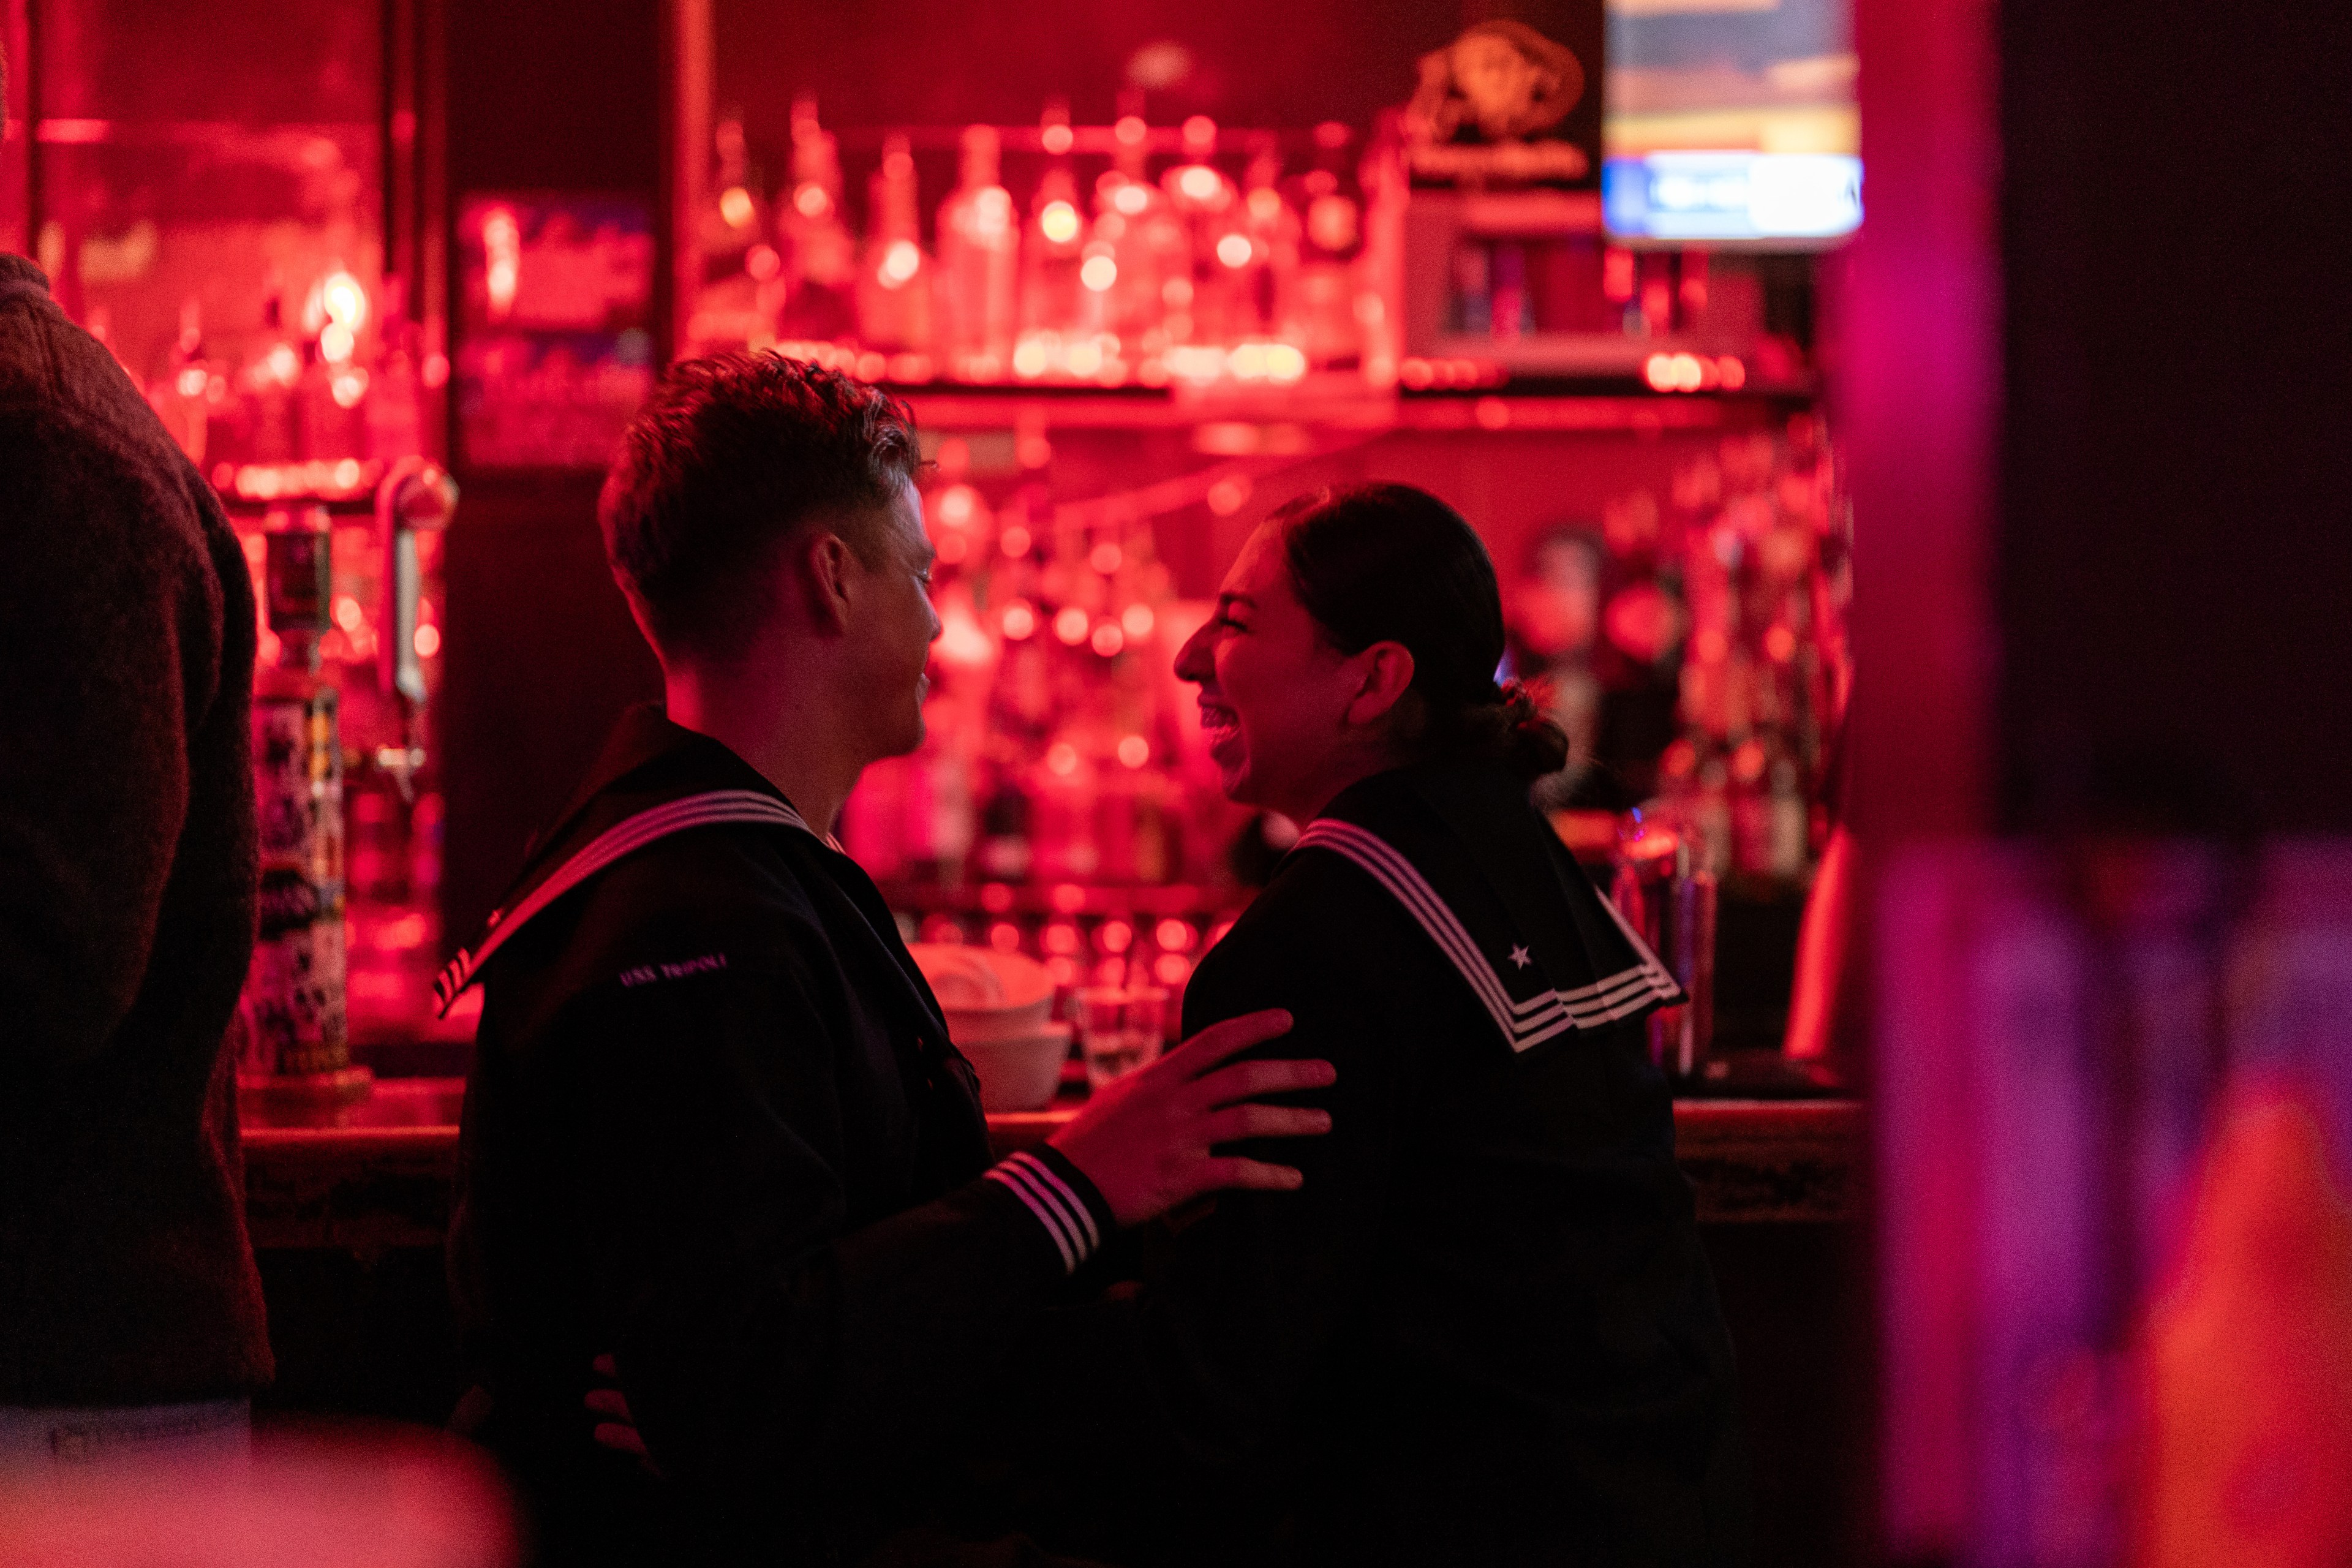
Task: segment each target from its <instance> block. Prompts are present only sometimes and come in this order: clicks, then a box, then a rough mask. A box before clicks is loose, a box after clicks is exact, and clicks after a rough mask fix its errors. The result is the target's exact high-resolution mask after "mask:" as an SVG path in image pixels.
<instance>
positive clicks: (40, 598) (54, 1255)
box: [0, 60, 271, 1472]
mask: <svg viewBox="0 0 2352 1568" xmlns="http://www.w3.org/2000/svg"><path fill="white" fill-rule="evenodd" d="M0 97H5V60H0ZM16 123H18V124H19V125H21V123H22V122H21V121H17V122H16ZM19 133H20V134H21V133H22V132H21V131H20V132H19ZM0 476H5V479H0V559H5V561H6V563H7V569H6V571H5V572H0V670H5V672H6V679H5V680H0V1472H5V1470H7V1469H8V1468H16V1467H22V1466H27V1465H30V1466H56V1465H74V1464H79V1463H81V1462H84V1461H88V1460H91V1459H98V1458H110V1457H116V1456H136V1455H143V1454H150V1453H152V1452H154V1451H156V1450H158V1449H176V1450H179V1451H182V1452H187V1451H202V1450H207V1449H211V1450H228V1451H236V1450H240V1449H241V1448H242V1447H243V1444H244V1441H245V1438H246V1435H247V1431H248V1429H249V1421H250V1412H249V1398H250V1395H251V1394H252V1393H253V1391H254V1390H256V1389H257V1388H259V1387H260V1386H262V1385H263V1384H266V1383H267V1382H268V1380H269V1377H270V1373H271V1364H270V1353H269V1342H268V1335H267V1332H266V1331H265V1327H264V1323H263V1315H262V1299H261V1285H260V1280H259V1277H258V1276H257V1274H256V1272H255V1269H254V1263H253V1251H252V1247H251V1246H250V1245H249V1243H248V1241H247V1237H246V1230H245V1192H244V1173H243V1167H242V1164H241V1163H240V1156H239V1152H238V1146H237V1122H236V1083H235V1078H234V1070H235V1069H234V1063H233V1061H232V1059H231V1057H230V1054H229V1052H228V1050H227V1049H226V1037H227V1033H228V1027H229V1024H230V1020H231V1017H232V1016H233V1014H234V1013H235V1011H236V999H237V992H238V990H239V988H240V987H241V985H242V984H243V983H244V980H245V973H246V967H247V962H248V960H249V959H250V956H251V953H252V948H253V940H254V912H255V896H256V885H257V850H256V839H255V818H254V802H253V773H252V765H251V760H250V757H251V746H252V736H251V728H250V726H251V719H250V713H251V702H252V689H253V658H254V644H255V640H256V636H257V631H256V625H255V619H254V605H253V593H252V587H251V583H250V580H249V578H248V577H247V568H246V563H245V555H244V552H243V551H242V550H240V549H239V548H238V545H237V541H236V535H235V534H234V533H232V532H231V531H230V529H229V524H228V520H227V518H226V515H225V514H224V513H223V512H222V510H221V508H220V505H219V502H218V501H217V500H215V498H214V496H213V494H212V492H211V491H210V489H208V488H207V487H206V486H205V482H204V480H203V479H202V478H201V477H199V476H198V474H197V473H196V470H195V468H194V467H193V466H192V465H191V464H190V463H189V462H188V460H187V458H185V457H184V456H183V455H182V453H181V451H180V449H179V447H176V446H175V445H173V441H172V438H171V437H170V436H169V435H167V434H166V433H165V431H164V429H163V425H162V423H161V422H160V421H159V420H158V419H157V418H156V416H155V414H154V412H153V410H152V409H151V408H150V407H149V406H148V405H147V401H146V399H145V398H143V397H142V396H141V395H140V393H139V389H138V388H137V387H135V386H133V385H132V384H131V379H130V377H129V376H127V375H126V374H124V373H123V371H122V368H121V366H120V365H119V364H117V363H115V361H114V359H113V357H112V356H111V355H110V353H108V352H107V351H106V349H105V347H104V346H103V345H101V344H100V343H99V342H97V341H96V340H94V339H93V338H91V337H90V336H89V334H88V333H86V332H84V331H81V330H80V329H79V328H78V327H76V326H75V325H74V324H73V323H72V322H71V321H68V320H67V319H66V315H65V312H64V311H63V310H59V309H58V306H57V304H56V302H55V301H54V300H51V299H50V297H49V291H48V283H47V279H46V278H44V277H43V276H42V274H41V272H40V270H39V268H36V267H35V266H34V265H33V264H32V263H31V262H30V261H27V260H26V259H25V258H23V257H21V256H14V255H6V254H0Z"/></svg>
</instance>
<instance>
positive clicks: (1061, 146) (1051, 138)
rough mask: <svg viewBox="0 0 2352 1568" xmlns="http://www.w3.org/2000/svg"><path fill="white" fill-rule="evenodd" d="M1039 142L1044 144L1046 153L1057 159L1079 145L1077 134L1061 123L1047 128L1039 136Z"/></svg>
mask: <svg viewBox="0 0 2352 1568" xmlns="http://www.w3.org/2000/svg"><path fill="white" fill-rule="evenodd" d="M1038 141H1039V142H1042V143H1043V144H1044V146H1045V151H1046V152H1048V153H1052V154H1054V156H1055V157H1056V158H1058V157H1060V156H1061V155H1062V154H1063V153H1066V152H1068V151H1069V150H1070V149H1071V148H1073V147H1075V146H1076V145H1077V144H1078V137H1077V133H1076V132H1074V131H1072V130H1071V129H1070V128H1069V127H1068V126H1066V125H1063V124H1059V123H1056V124H1053V125H1048V126H1047V127H1045V131H1044V132H1041V133H1040V134H1039V136H1038Z"/></svg>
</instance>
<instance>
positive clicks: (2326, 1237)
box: [2134, 1091, 2352, 1568]
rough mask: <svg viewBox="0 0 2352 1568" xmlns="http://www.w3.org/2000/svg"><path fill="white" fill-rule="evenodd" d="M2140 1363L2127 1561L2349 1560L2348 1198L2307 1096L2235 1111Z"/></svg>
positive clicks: (2297, 1563)
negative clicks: (2141, 1433)
mask: <svg viewBox="0 0 2352 1568" xmlns="http://www.w3.org/2000/svg"><path fill="white" fill-rule="evenodd" d="M2145 1368H2146V1370H2145V1377H2146V1390H2145V1395H2144V1397H2145V1399H2146V1401H2147V1439H2146V1441H2147V1448H2146V1453H2145V1458H2144V1462H2143V1464H2142V1466H2140V1467H2139V1475H2140V1488H2139V1489H2140V1494H2141V1496H2140V1506H2139V1509H2138V1510H2137V1511H2138V1515H2139V1521H2138V1522H2139V1534H2140V1542H2139V1550H2138V1551H2137V1552H2136V1553H2134V1557H2135V1559H2136V1561H2137V1562H2138V1563H2142V1564H2144V1565H2145V1568H2191V1565H2195V1564H2203V1563H2263V1564H2265V1565H2266V1568H2322V1565H2323V1564H2326V1565H2333V1564H2339V1563H2347V1562H2352V1209H2347V1206H2346V1203H2345V1194H2344V1192H2343V1190H2342V1189H2341V1188H2340V1187H2338V1186H2337V1185H2336V1183H2335V1182H2334V1181H2333V1180H2332V1179H2331V1176H2330V1173H2329V1171H2328V1167H2327V1160H2326V1149H2325V1147H2324V1143H2323V1138H2322V1134H2321V1131H2320V1124H2319V1121H2318V1120H2317V1119H2316V1118H2315V1116H2314V1115H2313V1113H2312V1110H2311V1109H2310V1108H2309V1107H2308V1106H2307V1105H2306V1104H2305V1102H2304V1101H2303V1100H2302V1098H2301V1097H2300V1096H2297V1095H2294V1094H2292V1093H2279V1092H2275V1091H2270V1092H2262V1093H2252V1092H2250V1093H2248V1094H2246V1095H2245V1096H2243V1097H2242V1099H2240V1100H2238V1101H2237V1102H2236V1103H2235V1104H2233V1105H2232V1106H2231V1108H2230V1110H2229V1111H2228V1113H2227V1115H2226V1116H2225V1118H2224V1120H2223V1122H2222V1126H2221V1133H2220V1135H2219V1136H2218V1137H2217V1138H2216V1139H2215V1141H2214V1146H2213V1150H2212V1154H2211V1157H2210V1160H2209V1162H2208V1163H2207V1165H2206V1168H2205V1172H2204V1175H2203V1179H2202V1181H2201V1182H2200V1184H2199V1190H2198V1193H2197V1196H2196V1199H2195V1201H2194V1204H2193V1206H2192V1207H2191V1209H2190V1212H2189V1226H2188V1234H2187V1237H2186V1238H2185V1245H2184V1247H2182V1251H2181V1259H2180V1266H2179V1268H2178V1269H2177V1271H2176V1272H2175V1273H2174V1275H2173V1277H2172V1278H2171V1279H2169V1280H2168V1282H2167V1285H2166V1287H2165V1288H2164V1289H2162V1290H2161V1291H2160V1292H2159V1293H2158V1296H2157V1298H2156V1300H2155V1302H2154V1306H2153V1310H2151V1311H2150V1313H2149V1315H2148V1323H2147V1351H2146V1360H2145Z"/></svg>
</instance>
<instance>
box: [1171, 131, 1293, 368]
mask: <svg viewBox="0 0 2352 1568" xmlns="http://www.w3.org/2000/svg"><path fill="white" fill-rule="evenodd" d="M1281 177H1282V159H1281V155H1280V154H1279V153H1260V154H1259V155H1258V156H1256V157H1255V158H1253V159H1252V160H1251V162H1250V169H1249V174H1248V186H1247V189H1246V191H1245V192H1244V195H1242V197H1241V199H1240V200H1239V201H1237V202H1234V204H1233V205H1231V206H1229V207H1227V208H1226V209H1225V210H1224V212H1223V214H1221V215H1217V216H1213V217H1210V218H1207V219H1206V220H1205V222H1206V226H1207V231H1208V232H1209V233H1210V234H1212V235H1213V240H1212V241H1211V244H1210V258H1209V262H1208V264H1207V266H1206V268H1204V270H1205V272H1206V275H1207V278H1208V279H1209V281H1207V282H1205V283H1203V284H1202V286H1201V287H1202V298H1201V300H1200V301H1199V302H1198V304H1197V305H1196V307H1195V310H1196V311H1197V313H1198V314H1199V315H1200V317H1201V318H1202V327H1203V329H1204V331H1205V332H1206V335H1207V336H1208V337H1209V338H1210V340H1211V341H1213V342H1221V343H1228V344H1232V343H1243V342H1256V343H1261V344H1265V343H1273V342H1283V341H1287V340H1295V339H1297V338H1298V337H1300V336H1302V335H1303V334H1302V333H1301V332H1300V331H1299V330H1298V328H1297V324H1296V322H1295V321H1293V312H1294V311H1295V310H1296V307H1297V285H1298V238H1299V227H1300V225H1299V221H1298V215H1297V213H1296V212H1294V211H1292V210H1291V207H1290V204H1289V203H1288V202H1286V201H1285V200H1284V199H1283V196H1282V192H1281V190H1280V189H1279V188H1278V184H1277V182H1278V181H1279V180H1280V179H1281ZM1297 368H1298V369H1299V370H1302V371H1303V370H1304V369H1305V363H1304V360H1303V357H1302V358H1301V360H1300V363H1299V364H1298V367H1297ZM1282 379H1295V376H1285V377H1282Z"/></svg>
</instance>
